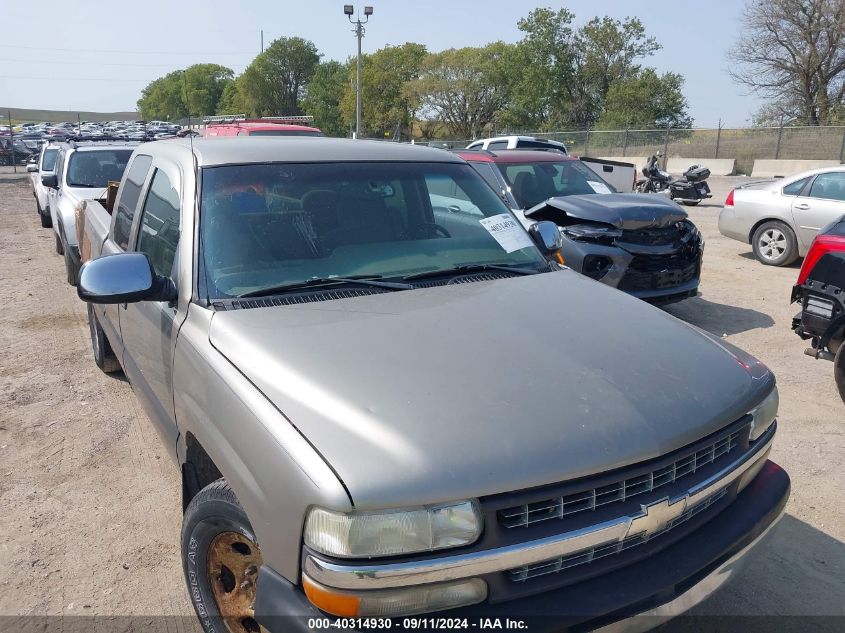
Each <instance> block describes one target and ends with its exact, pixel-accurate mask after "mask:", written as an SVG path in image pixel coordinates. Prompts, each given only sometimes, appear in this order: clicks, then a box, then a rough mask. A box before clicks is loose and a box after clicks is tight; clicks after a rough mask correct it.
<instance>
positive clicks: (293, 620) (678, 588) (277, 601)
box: [255, 461, 790, 632]
mask: <svg viewBox="0 0 845 633" xmlns="http://www.w3.org/2000/svg"><path fill="white" fill-rule="evenodd" d="M789 490H790V482H789V477H788V475H787V474H786V472H784V471H783V470H782V469H781V468H780V467H779V466H777V465H776V464H774V463H773V462H770V461H766V462H765V463H764V465H763V467H762V469H761V470H760V472H759V474H758V475H757V476H756V477H755V478H754V479H753V480H752V481H751V482H750V483H749V484H748V486H747V487H746V488H745V489H744V490H743V491H742V492H741V493H740V494H739V495H738V496H737V497H736V499H735V500H734V502H733V503H731V504H730V505H729V506H727V507H726V508H725V509H724V510H723V511H722V512H720V513H719V514H717V515H716V516H715V517H714V518H713V519H711V520H710V521H708V522H707V523H705V524H704V525H703V526H702V527H701V528H699V529H698V530H696V531H694V532H692V533H691V534H690V535H688V536H686V537H685V538H683V539H682V540H680V541H678V542H676V543H674V544H673V545H671V546H669V547H667V548H665V549H663V550H662V551H660V552H658V553H656V554H655V555H653V556H650V557H648V558H646V559H644V560H641V561H638V562H636V563H634V564H631V565H629V566H627V567H624V568H621V569H618V570H616V571H614V572H613V573H609V574H605V575H602V576H598V577H595V578H591V579H589V580H586V581H584V582H580V583H577V584H575V585H570V586H567V587H563V588H560V589H557V590H552V591H548V592H545V593H540V594H535V595H531V596H528V597H525V598H520V599H517V600H511V601H506V602H499V603H495V604H493V603H481V604H477V605H473V606H468V607H462V608H458V609H452V610H449V611H444V612H442V613H436V614H426V615H425V616H418V619H419V618H422V617H424V618H429V617H437V616H445V617H448V618H468V619H469V620H470V622H477V621H478V620H479V619H480V618H511V619H513V618H519V619H522V620H524V621H526V623H527V625H528V626H527V628H528V630H529V631H553V630H555V631H556V630H561V629H562V628H566V629H574V630H592V629H595V628H597V627H602V626H610V625H613V626H614V627H616V628H613V629H609V630H621V631H625V630H645V629H647V628H651V627H653V626H656V625H657V624H659V621H658V618H664V619H665V618H669V617H672V616H674V615H678V614H680V613H682V612H684V611H685V610H687V609H689V608H690V607H691V606H694V605H695V604H697V603H699V602H701V601H702V600H704V599H705V598H706V597H708V596H709V595H711V594H712V593H713V592H715V591H716V590H717V589H719V588H721V587H722V586H723V585H724V584H725V583H726V582H727V581H728V580H730V579H732V578H733V577H735V576H736V575H737V574H738V573H739V571H740V569H741V565H742V563H744V562H745V556H746V554H748V552H749V551H750V550H751V549H752V547H753V546H754V545H756V544H757V543H759V542H760V541H761V540H762V539H763V537H764V536H766V534H768V533H769V531H770V530H771V529H772V527H774V525H775V524H776V522H777V520H778V519H779V518H780V516H781V515H782V513H783V510H784V507H785V505H786V502H787V500H788V498H789ZM361 577H362V579H365V578H366V575H365V574H364V573H362V574H361ZM255 612H256V619H257V620H258V621H259V622H260V623H261V624H262V625H264V626H265V627H266V628H267V629H268V630H269V631H271V632H272V631H300V630H301V631H307V630H309V628H308V620H309V618H322V619H325V618H326V617H327V616H326V615H325V614H324V613H322V612H321V611H319V610H318V609H316V608H315V607H314V606H312V605H311V604H310V603H309V602H308V600H307V598H306V597H305V595H304V593H303V592H302V589H301V588H300V587H298V586H296V585H294V584H292V583H290V582H289V581H287V580H286V579H284V578H282V577H281V576H279V575H278V574H276V573H275V572H274V571H273V570H271V569H269V568H268V567H266V566H265V567H263V568H262V569H261V571H260V575H259V581H258V595H257V599H256V602H255ZM643 614H647V615H649V616H652V617H648V618H642V617H640V618H637V617H635V616H640V615H643ZM631 618H633V619H631ZM398 623H399V624H400V625H401V623H402V619H401V618H399V619H398ZM344 628H346V627H344Z"/></svg>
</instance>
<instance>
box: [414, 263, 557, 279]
mask: <svg viewBox="0 0 845 633" xmlns="http://www.w3.org/2000/svg"><path fill="white" fill-rule="evenodd" d="M485 270H501V271H503V272H506V273H514V274H515V275H536V274H537V273H539V272H541V271H539V270H535V269H533V268H522V267H521V266H513V265H510V264H460V265H459V266H453V267H452V268H444V269H442V270H427V271H425V272H421V273H414V274H412V275H406V276H405V277H402V279H404V280H405V281H412V280H414V279H428V278H429V277H442V276H445V275H463V274H467V273H480V272H484V271H485Z"/></svg>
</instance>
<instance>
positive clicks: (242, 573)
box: [207, 532, 263, 633]
mask: <svg viewBox="0 0 845 633" xmlns="http://www.w3.org/2000/svg"><path fill="white" fill-rule="evenodd" d="M207 567H208V582H209V583H210V584H211V591H212V593H213V594H214V602H215V603H216V604H217V610H218V612H219V613H220V617H221V618H223V621H224V622H225V623H226V628H227V629H229V631H230V633H255V632H258V631H262V630H263V629H262V628H261V627H260V626H259V625H258V622H256V621H255V609H254V603H255V584H256V581H257V580H258V569H259V568H260V567H261V550H260V549H258V545H256V544H255V542H253V541H252V540H251V539H250V538H248V537H246V536H244V535H243V534H240V533H238V532H222V533H220V534H218V535H217V536H216V537H214V540H213V541H212V542H211V545H210V546H209V548H208V565H207Z"/></svg>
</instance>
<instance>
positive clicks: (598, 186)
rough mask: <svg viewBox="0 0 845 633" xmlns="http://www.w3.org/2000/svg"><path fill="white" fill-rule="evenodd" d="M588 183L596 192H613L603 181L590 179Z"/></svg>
mask: <svg viewBox="0 0 845 633" xmlns="http://www.w3.org/2000/svg"><path fill="white" fill-rule="evenodd" d="M587 184H588V185H590V188H591V189H592V190H593V191H595V192H596V193H611V191H610V188H609V187H608V186H607V185H606V184H604V183H603V182H596V181H595V180H588V181H587Z"/></svg>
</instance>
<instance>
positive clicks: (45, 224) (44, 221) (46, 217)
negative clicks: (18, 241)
mask: <svg viewBox="0 0 845 633" xmlns="http://www.w3.org/2000/svg"><path fill="white" fill-rule="evenodd" d="M35 207H36V208H37V209H38V218H39V219H40V220H41V228H42V229H49V228H52V226H53V220H52V219H51V218H50V211H49V210H45V209H42V208H41V203H40V202H38V198H36V199H35Z"/></svg>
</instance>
